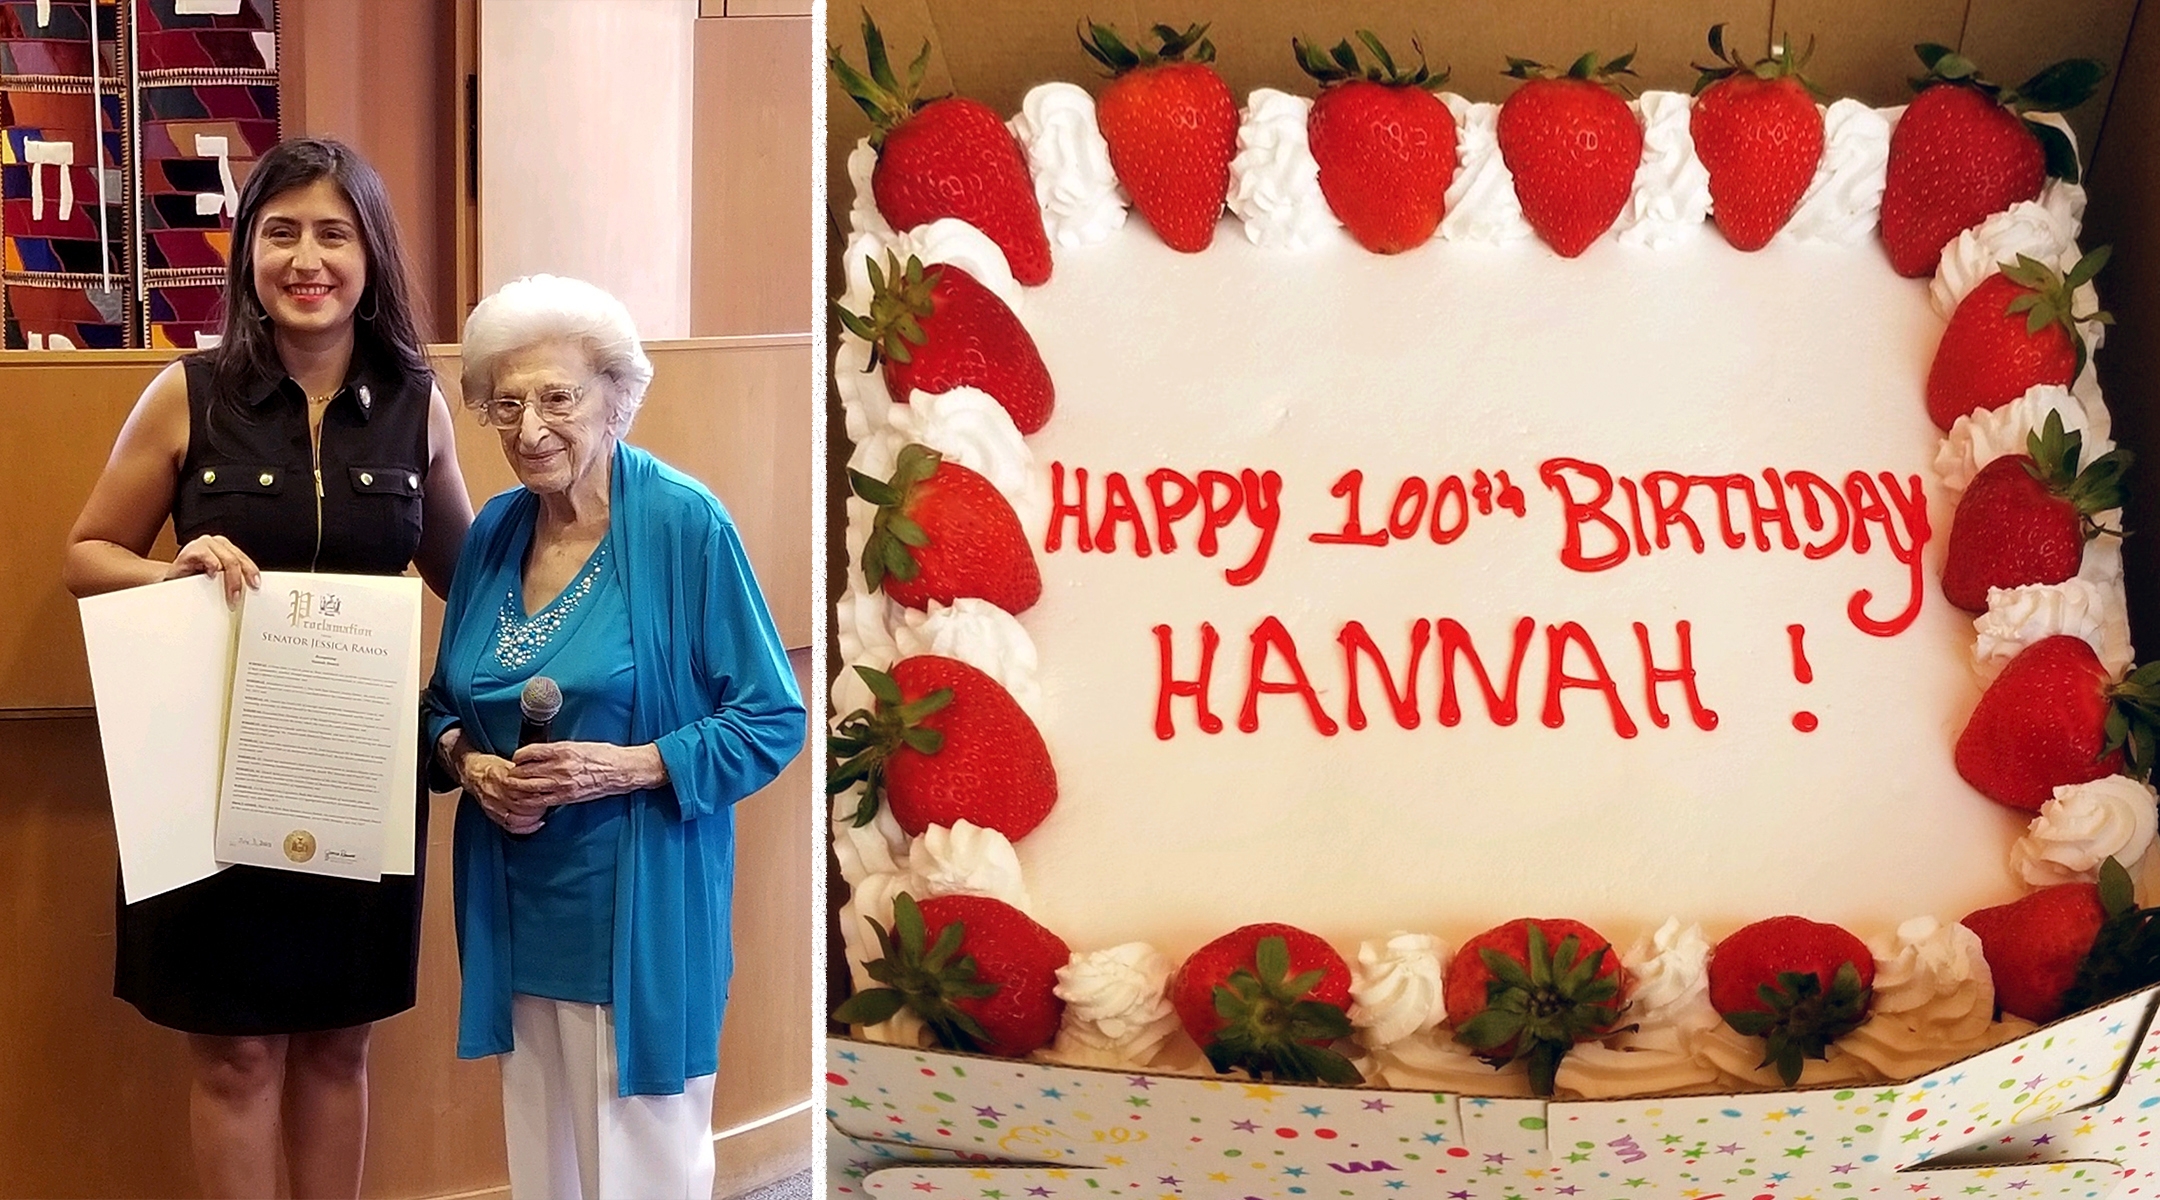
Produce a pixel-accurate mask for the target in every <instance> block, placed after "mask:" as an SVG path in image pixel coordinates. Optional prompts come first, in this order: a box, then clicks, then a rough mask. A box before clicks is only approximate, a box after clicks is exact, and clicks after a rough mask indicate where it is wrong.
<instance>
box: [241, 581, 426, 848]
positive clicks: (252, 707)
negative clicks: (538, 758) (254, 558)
mask: <svg viewBox="0 0 2160 1200" xmlns="http://www.w3.org/2000/svg"><path fill="white" fill-rule="evenodd" d="M419 695H420V581H419V580H417V579H413V578H410V577H406V576H375V575H314V574H302V573H294V572H274V571H265V572H263V575H262V586H261V587H260V588H259V589H256V590H253V591H250V592H249V593H248V594H247V597H246V599H245V600H244V601H243V603H242V605H241V608H240V619H239V627H238V630H237V636H236V638H235V641H234V648H233V669H232V692H231V702H230V707H229V710H228V716H227V718H226V729H225V754H224V771H223V781H222V785H221V787H220V790H219V796H218V813H217V854H216V857H217V859H218V861H219V862H226V863H250V864H253V865H256V866H263V867H277V868H280V869H284V870H297V871H311V872H317V873H321V874H327V875H340V876H345V877H348V878H353V879H370V880H372V879H380V878H381V877H382V875H383V872H384V871H385V870H386V869H387V870H399V869H400V868H401V869H402V871H405V872H409V871H411V869H412V865H411V857H412V837H413V808H414V805H415V803H416V795H417V793H416V791H415V788H416V780H417V778H418V776H417V774H416V765H417V753H418V747H419V713H418V711H417V705H418V702H419ZM394 839H395V840H394Z"/></svg>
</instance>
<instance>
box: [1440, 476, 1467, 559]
mask: <svg viewBox="0 0 2160 1200" xmlns="http://www.w3.org/2000/svg"><path fill="white" fill-rule="evenodd" d="M1451 500H1452V501H1454V503H1455V523H1454V524H1453V525H1449V524H1446V523H1445V520H1446V518H1445V517H1444V516H1442V514H1444V513H1445V512H1447V506H1448V502H1449V501H1451ZM1468 528H1470V494H1469V492H1468V491H1466V490H1464V488H1463V481H1462V476H1460V475H1450V476H1448V477H1447V478H1445V479H1443V480H1441V481H1440V485H1439V486H1438V487H1436V488H1434V489H1433V502H1432V540H1433V541H1434V543H1435V544H1437V545H1442V546H1445V545H1447V544H1448V543H1449V542H1452V541H1454V540H1455V539H1456V538H1459V537H1461V536H1462V535H1463V530H1465V529H1468Z"/></svg>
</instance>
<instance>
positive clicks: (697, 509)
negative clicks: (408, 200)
mask: <svg viewBox="0 0 2160 1200" xmlns="http://www.w3.org/2000/svg"><path fill="white" fill-rule="evenodd" d="M464 355H465V359H464V362H465V367H464V392H465V403H466V405H467V406H468V407H470V408H472V409H473V410H474V411H475V412H477V413H478V414H479V417H480V420H481V422H482V423H483V424H485V425H487V426H488V427H490V428H492V429H494V430H495V431H496V433H497V434H498V435H500V436H501V438H502V448H503V454H504V455H505V456H506V457H508V459H509V460H510V465H511V467H512V468H513V469H514V470H515V471H516V472H517V476H518V479H519V481H520V482H521V483H522V485H523V486H521V487H519V488H516V489H514V490H512V491H509V492H506V493H504V494H503V495H500V496H497V497H495V498H494V499H493V500H491V501H489V502H488V504H487V505H486V506H485V507H484V508H483V509H482V510H481V512H480V515H479V516H478V518H476V520H475V521H474V524H473V527H472V535H471V537H470V538H469V540H467V542H466V543H465V552H464V555H463V556H462V557H461V558H460V559H459V561H458V568H457V577H456V579H455V581H454V583H453V584H452V587H451V591H450V597H449V606H448V609H447V611H446V613H445V615H444V619H443V632H442V648H441V653H440V655H439V656H438V658H437V662H436V670H435V678H434V681H433V683H432V684H431V686H430V688H429V693H428V700H427V719H428V734H429V736H430V738H431V740H432V742H433V745H434V749H435V761H436V764H437V766H438V767H440V768H441V770H442V771H443V772H444V773H445V774H446V775H447V776H448V777H449V778H450V779H452V780H454V781H455V782H456V784H457V785H458V786H460V787H461V788H462V789H463V792H464V795H463V799H462V801H461V803H460V804H459V807H458V815H457V834H456V848H455V851H454V856H455V862H456V885H455V890H456V899H457V928H458V935H459V937H458V941H459V947H460V952H461V955H462V959H463V964H464V990H463V998H462V1011H461V1014H460V1018H459V1026H458V1054H459V1055H460V1056H461V1057H465V1058H475V1057H480V1056H483V1055H491V1054H501V1055H504V1058H503V1065H502V1081H503V1110H504V1123H505V1125H506V1127H507V1128H506V1133H507V1140H508V1143H509V1152H510V1189H511V1193H512V1195H513V1196H518V1197H573V1198H574V1197H580V1196H582V1197H585V1198H586V1200H594V1198H596V1197H601V1196H609V1197H614V1196H641V1197H684V1198H689V1197H696V1198H697V1200H706V1198H708V1197H710V1196H711V1194H712V1186H713V1153H712V1138H711V1121H712V1092H713V1073H714V1071H715V1070H716V1069H717V1067H718V1043H719V1035H720V1015H721V1009H722V1006H723V1005H724V1003H725V1001H726V997H727V985H728V974H729V971H730V968H731V967H732V965H733V962H732V956H731V954H730V950H729V944H728V941H729V920H728V900H729V889H730V885H731V882H732V879H733V875H734V853H735V850H734V845H735V843H734V816H733V810H732V808H731V807H730V806H731V805H733V804H734V803H735V801H737V800H740V799H742V798H743V797H744V796H747V795H749V794H750V793H752V792H754V791H756V790H757V789H758V788H759V787H761V786H763V785H764V784H765V783H767V782H768V781H770V780H771V779H772V778H773V777H774V776H776V775H778V774H779V772H780V769H781V768H782V767H783V766H785V765H786V764H787V762H788V760H789V759H790V758H792V757H793V756H794V755H795V754H796V752H797V751H798V750H799V749H800V748H801V746H802V742H803V737H804V710H803V705H802V701H801V699H800V697H799V696H798V695H797V693H796V689H795V685H794V681H793V677H792V674H791V672H790V671H789V668H788V664H787V660H786V657H785V655H784V653H783V651H782V649H781V645H780V639H779V637H778V635H777V634H776V633H775V632H774V629H773V623H772V618H771V616H770V614H768V613H767V612H766V609H765V605H764V602H763V600H762V599H761V598H760V596H759V594H758V589H757V582H756V580H755V579H754V578H753V577H752V575H751V572H750V564H749V561H748V559H746V558H745V557H744V555H743V549H742V544H741V542H740V541H738V540H737V537H736V533H735V527H734V525H733V523H732V522H731V521H730V520H729V518H728V515H727V513H726V512H725V511H724V510H723V509H722V508H721V507H720V503H719V501H717V500H715V499H714V498H713V496H712V493H711V492H709V491H707V490H706V489H705V488H704V487H702V486H700V485H699V484H698V483H697V482H696V481H695V480H692V479H690V478H688V477H687V476H684V475H682V474H681V473H679V472H677V471H674V470H672V469H670V468H669V467H667V466H666V465H664V464H662V463H661V462H659V461H658V460H656V459H655V458H653V457H652V456H651V455H650V454H647V453H645V452H643V451H641V450H637V449H635V448H633V447H631V446H629V445H627V444H625V443H624V442H623V441H622V440H621V439H622V436H623V433H624V431H625V430H627V429H628V428H629V425H630V421H631V418H632V416H633V415H634V414H635V413H636V412H637V408H638V405H639V403H640V401H641V400H642V399H643V398H644V394H645V388H646V385H647V383H649V382H650V381H651V379H652V364H651V363H650V362H648V361H647V360H646V358H645V355H644V352H643V351H642V350H641V349H640V348H639V346H638V338H637V330H636V328H635V327H634V326H633V325H632V323H631V320H630V315H629V313H628V312H627V311H626V310H625V309H624V308H623V306H622V305H621V304H620V303H619V302H618V301H616V300H615V299H614V298H613V297H611V296H609V295H608V294H606V293H605V292H603V291H601V290H600V289H598V288H596V287H593V286H592V285H590V284H586V283H580V282H578V281H576V280H571V279H559V278H554V277H550V276H545V275H542V276H534V277H532V278H529V279H521V280H518V281H517V282H515V283H511V284H509V285H507V286H505V287H504V288H503V289H502V290H501V291H499V292H497V293H495V294H494V295H492V296H490V297H488V298H487V299H486V300H483V301H481V303H480V305H479V306H478V307H477V308H475V309H474V310H473V313H472V316H471V317H470V318H469V319H467V321H466V323H465V342H464ZM541 676H545V677H546V678H548V679H550V680H552V681H553V682H554V683H555V684H556V686H557V688H559V690H560V692H561V696H562V706H561V711H560V712H559V713H558V714H557V715H556V716H555V717H554V719H553V722H552V724H551V725H550V726H549V734H550V736H551V738H552V740H547V741H537V742H533V740H532V739H531V738H521V732H520V708H519V697H520V695H521V693H522V692H523V691H524V689H525V688H526V686H527V684H528V683H529V682H530V681H532V680H534V679H536V678H538V677H541ZM521 741H528V742H532V744H526V745H520V742H521Z"/></svg>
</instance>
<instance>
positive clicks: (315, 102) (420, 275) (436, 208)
mask: <svg viewBox="0 0 2160 1200" xmlns="http://www.w3.org/2000/svg"><path fill="white" fill-rule="evenodd" d="M459 3H460V0H309V2H308V3H307V4H304V5H290V6H287V8H286V9H285V12H286V13H287V14H289V21H288V24H287V30H288V37H289V40H290V41H291V42H292V43H294V44H295V48H294V51H292V52H291V53H292V56H293V58H294V60H295V61H294V63H293V64H291V66H290V69H289V70H288V72H287V78H288V80H289V82H288V83H287V85H286V87H285V89H284V94H285V95H286V96H287V97H288V98H289V99H290V100H291V101H292V103H291V107H290V108H289V109H288V111H287V114H286V121H285V131H286V134H287V135H288V136H297V135H300V134H312V135H319V136H325V137H335V138H337V139H339V140H341V141H344V142H347V143H349V144H350V145H352V146H353V147H354V148H355V149H357V150H359V151H360V153H361V155H362V156H363V157H365V158H366V159H367V160H368V162H369V163H370V164H372V165H373V166H374V168H375V170H376V171H377V172H378V173H379V174H381V176H382V178H383V185H384V187H385V188H386V189H387V190H388V192H389V194H390V201H391V207H392V209H393V210H394V211H395V213H396V216H397V220H398V226H399V232H400V234H401V236H402V238H403V240H404V243H405V256H406V259H407V263H408V266H409V268H410V269H411V272H412V280H413V291H414V293H415V298H416V299H417V300H419V301H420V302H421V303H422V306H423V308H424V310H425V313H426V318H427V319H426V321H425V322H424V323H423V325H422V327H421V332H422V335H423V336H425V337H428V338H430V339H432V340H438V341H449V340H454V339H455V338H456V337H457V335H458V326H459V324H460V323H461V322H462V321H463V319H464V311H463V309H461V308H460V307H459V306H458V297H457V288H456V279H457V277H456V259H457V240H456V239H457V226H456V210H455V205H456V203H457V201H458V199H459V198H460V196H461V195H462V171H461V169H460V168H461V160H459V159H458V158H457V156H456V154H457V145H456V142H457V136H456V131H457V128H458V125H459V119H458V113H459V108H458V90H459V85H458V83H457V79H458V77H459V76H460V74H461V73H460V72H459V70H458V57H457V36H456V35H457V29H456V26H457V9H458V7H459Z"/></svg>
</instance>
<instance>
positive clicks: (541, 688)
mask: <svg viewBox="0 0 2160 1200" xmlns="http://www.w3.org/2000/svg"><path fill="white" fill-rule="evenodd" d="M561 711H562V689H561V688H559V687H557V686H555V681H554V680H552V679H549V678H548V677H547V676H545V675H535V676H533V677H532V678H531V679H529V680H527V681H526V682H525V690H524V691H523V692H521V693H519V695H518V712H519V713H520V714H521V715H522V716H523V717H524V718H525V719H526V720H528V721H531V722H534V723H535V724H539V723H542V722H546V721H552V720H554V719H555V714H556V713H559V712H561Z"/></svg>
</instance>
